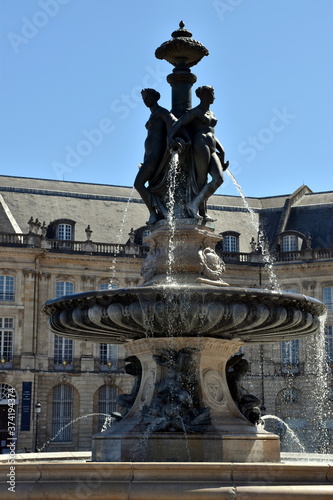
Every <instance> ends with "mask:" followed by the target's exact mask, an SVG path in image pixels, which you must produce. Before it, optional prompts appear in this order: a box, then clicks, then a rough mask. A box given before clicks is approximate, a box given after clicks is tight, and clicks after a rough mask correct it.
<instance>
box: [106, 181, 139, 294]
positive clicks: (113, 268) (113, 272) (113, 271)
mask: <svg viewBox="0 0 333 500" xmlns="http://www.w3.org/2000/svg"><path fill="white" fill-rule="evenodd" d="M133 193H134V187H132V190H131V192H130V195H129V197H128V200H127V202H126V206H125V210H124V214H123V219H122V221H121V224H120V227H119V232H118V233H117V237H116V244H117V245H120V244H121V243H122V241H123V231H124V226H125V222H126V219H127V215H128V208H129V205H130V203H131V202H132V198H133ZM116 263H117V247H116V253H115V254H114V256H113V259H112V261H111V266H110V270H111V278H110V283H109V284H110V288H112V284H113V281H114V279H115V276H116Z"/></svg>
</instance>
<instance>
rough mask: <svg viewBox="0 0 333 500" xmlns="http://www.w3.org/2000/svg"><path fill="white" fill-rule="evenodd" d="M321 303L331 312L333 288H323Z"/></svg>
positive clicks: (332, 307)
mask: <svg viewBox="0 0 333 500" xmlns="http://www.w3.org/2000/svg"><path fill="white" fill-rule="evenodd" d="M323 302H324V304H325V306H326V307H327V309H329V310H330V311H332V310H333V286H326V287H325V288H323Z"/></svg>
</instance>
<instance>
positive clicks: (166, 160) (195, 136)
mask: <svg viewBox="0 0 333 500" xmlns="http://www.w3.org/2000/svg"><path fill="white" fill-rule="evenodd" d="M141 94H142V98H143V101H144V103H145V105H146V106H147V107H148V108H149V109H150V111H151V115H150V117H149V120H148V122H147V123H146V128H147V138H146V141H145V155H144V161H143V163H142V164H141V165H140V166H139V172H138V174H137V176H136V179H135V182H134V187H135V188H136V190H137V191H138V193H139V194H140V196H141V197H142V199H143V201H144V203H145V204H146V206H147V208H148V210H149V220H148V221H147V224H148V225H152V224H155V223H156V222H157V221H158V220H159V219H161V218H165V212H166V208H165V206H166V202H165V199H166V197H167V189H168V188H167V175H168V171H169V165H170V159H171V156H172V152H173V151H175V152H177V153H178V156H179V163H180V167H181V169H182V170H183V172H184V173H185V175H184V176H183V178H184V179H186V181H185V183H186V186H184V192H185V200H184V203H185V211H186V216H187V217H189V218H196V219H197V220H199V221H202V222H209V221H213V220H214V219H212V218H211V217H209V215H208V214H207V200H208V198H209V197H210V196H211V195H212V194H214V193H215V191H216V190H217V189H218V188H219V186H220V185H221V184H222V182H223V171H224V170H226V169H227V168H228V165H229V162H225V153H224V149H223V146H222V144H221V143H220V141H219V140H218V139H217V138H216V137H215V135H214V127H215V125H216V123H217V119H216V117H215V115H214V113H213V112H212V111H210V109H209V108H210V105H211V104H212V103H213V102H214V89H213V87H209V86H203V87H199V88H198V89H197V90H196V95H197V97H198V98H199V99H200V103H199V104H198V105H197V106H196V107H194V108H192V109H189V110H188V111H186V112H185V113H184V114H183V115H182V116H180V117H179V118H178V119H177V118H176V117H175V116H174V115H173V114H172V113H171V112H170V111H168V110H167V109H165V108H163V107H161V106H160V105H159V104H158V100H159V99H160V94H159V92H157V91H156V90H154V89H144V90H142V92H141ZM208 176H209V177H210V179H209V177H208ZM147 184H148V185H147Z"/></svg>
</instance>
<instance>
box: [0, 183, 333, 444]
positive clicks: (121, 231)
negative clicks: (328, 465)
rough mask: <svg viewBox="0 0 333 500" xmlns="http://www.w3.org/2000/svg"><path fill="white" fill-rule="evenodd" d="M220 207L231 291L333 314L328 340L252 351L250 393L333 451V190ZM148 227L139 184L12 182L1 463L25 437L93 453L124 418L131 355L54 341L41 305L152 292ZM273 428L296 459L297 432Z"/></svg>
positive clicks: (1, 205)
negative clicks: (144, 273) (288, 299)
mask: <svg viewBox="0 0 333 500" xmlns="http://www.w3.org/2000/svg"><path fill="white" fill-rule="evenodd" d="M209 201H210V213H211V214H212V215H213V216H214V217H215V218H216V219H217V220H216V223H215V227H216V229H215V231H216V234H219V235H220V236H221V240H220V242H219V243H218V244H217V246H216V251H217V252H218V253H219V254H220V255H221V256H222V258H223V260H224V261H225V263H226V271H225V278H224V279H225V281H227V282H228V283H229V284H230V285H234V286H246V287H253V288H273V289H278V290H282V291H292V292H297V293H302V294H305V295H310V296H312V297H315V298H317V299H319V300H321V301H323V302H324V303H325V304H326V306H327V318H326V324H325V325H323V328H322V331H321V332H318V334H317V335H316V336H311V337H308V338H306V339H302V340H293V341H290V342H283V343H282V344H279V343H276V344H267V345H259V346H257V345H255V346H249V347H245V348H244V355H245V357H246V359H248V361H249V362H250V366H251V368H250V371H249V373H248V374H247V376H246V379H244V386H245V387H246V388H247V389H248V390H249V391H250V392H252V393H253V394H256V395H257V396H258V397H260V398H261V403H262V411H263V413H264V414H266V415H268V414H272V415H276V416H277V417H280V418H281V419H283V420H284V421H285V422H286V423H287V424H288V425H289V426H290V427H291V428H292V429H293V430H294V431H295V432H296V434H297V436H298V437H299V439H300V440H301V442H302V443H303V444H304V446H305V448H306V449H307V450H309V451H326V452H329V451H330V452H332V451H333V419H332V417H331V412H332V409H333V389H332V387H333V380H332V374H331V368H332V367H333V272H332V271H333V192H326V193H313V192H312V191H311V190H310V189H309V188H308V187H306V186H301V187H300V188H299V189H298V190H297V191H295V192H294V193H293V194H291V195H283V196H276V197H269V198H250V199H248V200H247V201H248V204H249V207H244V205H243V202H242V200H241V198H240V197H237V196H218V195H217V196H213V197H212V198H211V199H210V200H209ZM146 218H147V211H146V208H145V205H144V204H143V203H142V202H141V200H140V199H139V197H138V195H137V193H136V192H135V191H133V189H131V188H126V187H120V186H105V185H97V184H83V183H72V182H63V181H48V180H41V179H29V178H15V177H7V176H0V255H1V261H0V335H1V337H0V341H1V358H0V365H1V366H0V388H1V394H0V416H1V417H0V418H1V420H0V439H1V452H2V453H6V452H8V448H7V439H8V438H9V437H10V436H11V434H10V433H9V431H11V430H12V429H13V428H14V427H15V436H16V437H17V450H20V451H24V450H28V451H34V450H35V449H41V450H43V451H66V450H67V451H73V450H87V449H90V448H91V435H92V434H93V433H95V432H97V431H100V430H101V428H102V427H103V426H105V425H109V420H108V418H107V416H108V415H109V414H110V412H113V411H118V412H121V411H122V408H121V407H119V405H117V402H116V397H117V395H119V394H122V393H129V392H130V390H131V387H132V384H133V378H132V377H131V376H130V375H128V374H126V372H125V362H124V358H125V356H126V353H125V350H124V347H123V346H116V345H110V344H95V343H93V342H90V341H87V340H84V339H83V340H82V341H78V340H71V339H67V338H63V337H59V336H57V335H54V334H53V333H51V331H50V330H49V328H48V324H47V318H46V317H45V315H44V314H43V313H42V307H43V304H44V303H45V302H46V301H47V300H49V299H51V298H54V297H57V296H62V295H67V294H69V293H77V292H84V291H89V290H95V289H100V290H103V289H109V288H110V287H128V286H137V285H139V284H141V283H142V278H141V275H140V270H141V265H142V263H143V260H144V258H145V256H146V254H147V251H148V250H149V249H148V247H147V246H146V245H145V243H144V236H145V235H146V234H147V231H149V227H148V226H146V225H145V221H146ZM13 400H15V405H12V406H10V405H9V404H8V402H13ZM37 404H39V405H40V413H38V410H39V406H38V405H37ZM13 409H14V412H13ZM9 417H10V418H9ZM8 422H10V425H9V426H8ZM267 425H268V426H270V427H271V430H273V431H275V432H279V433H280V434H281V438H282V442H283V443H284V444H283V446H285V449H288V446H290V445H291V440H290V439H289V438H288V436H286V428H285V426H283V425H282V424H277V423H276V421H275V422H274V421H273V420H270V419H267Z"/></svg>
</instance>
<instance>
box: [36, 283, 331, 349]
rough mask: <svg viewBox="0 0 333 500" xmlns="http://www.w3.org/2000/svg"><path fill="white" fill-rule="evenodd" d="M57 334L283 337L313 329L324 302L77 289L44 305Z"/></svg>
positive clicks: (237, 291) (265, 294)
mask: <svg viewBox="0 0 333 500" xmlns="http://www.w3.org/2000/svg"><path fill="white" fill-rule="evenodd" d="M44 312H45V313H46V314H47V315H48V316H49V324H50V328H51V330H52V331H53V332H54V333H56V334H58V335H65V336H66V335H67V336H69V337H71V338H78V339H89V340H92V341H95V342H110V343H125V342H128V341H132V340H138V339H142V338H147V337H154V338H158V337H168V336H172V337H198V336H200V337H210V338H215V339H227V340H231V339H233V340H240V341H242V342H244V343H264V342H281V341H284V340H290V339H294V338H299V337H300V336H303V335H308V334H312V333H314V332H315V331H316V330H317V329H318V326H319V316H320V315H322V314H323V313H324V312H325V306H324V305H323V304H322V303H321V302H320V301H318V300H316V299H314V298H311V297H307V296H305V295H301V294H296V293H281V292H276V291H270V290H260V289H252V288H235V287H225V288H222V287H214V286H207V285H206V286H204V285H197V286H195V285H179V284H174V285H164V286H159V287H157V286H154V285H153V286H142V287H133V288H132V287H131V288H123V289H113V290H108V291H92V292H85V293H78V294H73V295H68V296H66V297H60V298H56V299H52V300H49V301H48V302H47V303H46V305H45V306H44Z"/></svg>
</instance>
